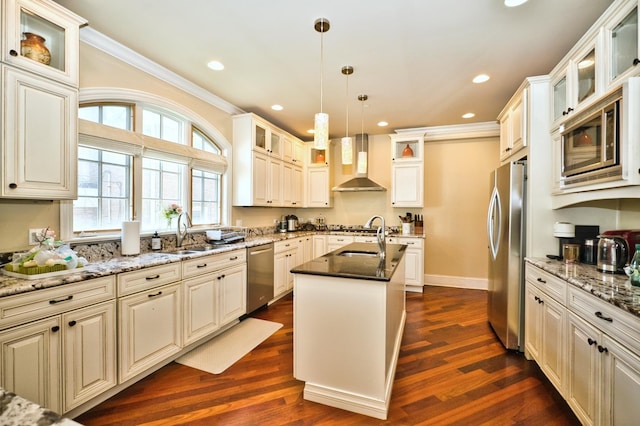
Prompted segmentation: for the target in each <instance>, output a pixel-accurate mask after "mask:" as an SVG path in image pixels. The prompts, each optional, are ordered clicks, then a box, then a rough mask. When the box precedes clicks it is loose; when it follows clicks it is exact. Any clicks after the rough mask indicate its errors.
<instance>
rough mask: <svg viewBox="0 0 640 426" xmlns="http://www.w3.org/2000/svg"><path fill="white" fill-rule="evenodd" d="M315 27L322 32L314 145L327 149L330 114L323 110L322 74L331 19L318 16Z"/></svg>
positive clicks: (316, 147)
mask: <svg viewBox="0 0 640 426" xmlns="http://www.w3.org/2000/svg"><path fill="white" fill-rule="evenodd" d="M314 28H315V29H316V31H317V32H319V33H320V112H319V113H317V114H316V116H315V120H314V126H313V128H314V133H313V147H314V148H315V149H327V145H328V143H329V114H327V113H324V112H322V74H323V72H322V71H323V70H322V69H323V65H324V57H323V53H324V52H323V50H324V49H323V48H324V45H323V34H324V33H326V32H327V31H329V20H328V19H326V18H318V19H316V22H315V23H314Z"/></svg>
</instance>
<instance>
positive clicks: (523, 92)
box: [498, 87, 528, 161]
mask: <svg viewBox="0 0 640 426" xmlns="http://www.w3.org/2000/svg"><path fill="white" fill-rule="evenodd" d="M527 92H528V90H527V88H526V87H522V88H521V89H520V90H519V91H517V92H516V93H515V95H513V97H512V98H511V100H510V101H509V103H507V106H506V107H505V108H504V109H503V110H502V112H501V113H500V114H499V115H498V121H499V122H500V161H506V160H507V159H508V158H511V156H513V155H514V154H516V153H518V152H519V151H521V150H522V149H523V148H524V147H525V146H527V142H528V141H527V134H526V129H527V122H526V119H527V115H526V113H527V111H526V107H525V105H527V96H528V94H527Z"/></svg>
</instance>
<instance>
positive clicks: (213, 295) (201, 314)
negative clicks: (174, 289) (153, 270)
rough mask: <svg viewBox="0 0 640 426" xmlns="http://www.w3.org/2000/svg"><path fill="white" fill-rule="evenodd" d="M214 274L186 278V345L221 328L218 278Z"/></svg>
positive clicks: (184, 284)
mask: <svg viewBox="0 0 640 426" xmlns="http://www.w3.org/2000/svg"><path fill="white" fill-rule="evenodd" d="M212 275H214V274H206V275H201V276H199V277H195V278H190V279H187V280H184V283H183V286H184V342H183V343H184V345H185V346H186V345H189V344H191V343H194V342H196V341H198V340H199V339H201V338H203V337H204V336H206V335H208V334H210V333H213V332H214V331H216V330H217V329H218V328H220V319H219V316H220V314H219V309H218V304H219V303H218V299H219V297H218V288H219V286H218V279H217V277H214V276H212Z"/></svg>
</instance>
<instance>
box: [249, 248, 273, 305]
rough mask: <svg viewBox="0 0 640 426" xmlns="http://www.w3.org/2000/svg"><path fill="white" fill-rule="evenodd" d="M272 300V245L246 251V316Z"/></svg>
mask: <svg viewBox="0 0 640 426" xmlns="http://www.w3.org/2000/svg"><path fill="white" fill-rule="evenodd" d="M271 299H273V243H269V244H263V245H260V246H256V247H250V248H248V249H247V315H249V314H251V313H252V312H254V311H256V310H257V309H259V308H261V307H263V306H266V304H267V303H268V302H269V301H270V300H271Z"/></svg>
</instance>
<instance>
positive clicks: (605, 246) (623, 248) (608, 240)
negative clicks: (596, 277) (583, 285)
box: [596, 235, 629, 274]
mask: <svg viewBox="0 0 640 426" xmlns="http://www.w3.org/2000/svg"><path fill="white" fill-rule="evenodd" d="M598 238H600V239H599V240H598V263H597V266H596V267H597V268H598V271H602V272H612V273H614V274H615V273H624V269H623V268H624V265H625V264H626V263H627V261H628V260H629V248H628V246H627V241H626V240H625V239H624V238H622V237H620V236H618V235H598Z"/></svg>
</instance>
